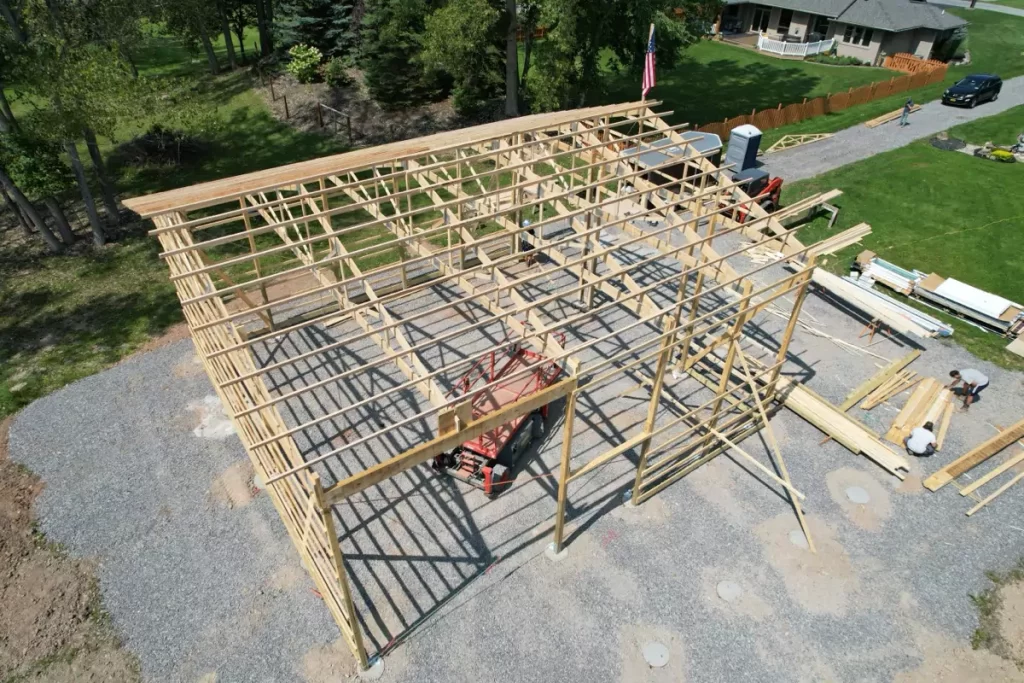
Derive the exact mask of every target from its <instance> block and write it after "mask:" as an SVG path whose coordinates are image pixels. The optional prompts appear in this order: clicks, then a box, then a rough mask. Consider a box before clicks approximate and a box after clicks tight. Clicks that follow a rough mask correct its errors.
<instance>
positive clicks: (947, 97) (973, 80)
mask: <svg viewBox="0 0 1024 683" xmlns="http://www.w3.org/2000/svg"><path fill="white" fill-rule="evenodd" d="M1002 89H1003V79H1001V78H999V76H993V75H992V74H971V75H970V76H968V77H967V78H964V79H963V80H962V81H960V82H959V83H957V84H956V85H954V86H951V87H950V88H948V89H947V90H946V92H944V93H942V103H943V104H956V105H959V106H965V107H974V106H975V105H977V104H978V103H979V102H989V101H994V100H996V99H997V98H998V97H999V91H1000V90H1002Z"/></svg>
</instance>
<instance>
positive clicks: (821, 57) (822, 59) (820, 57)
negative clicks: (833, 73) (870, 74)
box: [807, 54, 867, 66]
mask: <svg viewBox="0 0 1024 683" xmlns="http://www.w3.org/2000/svg"><path fill="white" fill-rule="evenodd" d="M807 61H808V62H817V63H818V64H833V65H836V66H865V65H866V64H867V62H864V61H862V60H860V59H857V58H856V57H839V56H838V55H826V54H817V55H811V56H810V57H808V58H807Z"/></svg>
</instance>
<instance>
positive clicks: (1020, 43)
mask: <svg viewBox="0 0 1024 683" xmlns="http://www.w3.org/2000/svg"><path fill="white" fill-rule="evenodd" d="M1017 1H1019V2H1022V3H1024V0H1017ZM946 11H947V12H951V13H953V14H956V15H957V16H960V17H963V18H964V19H967V20H968V21H970V22H971V24H970V26H969V27H968V33H969V36H968V43H969V45H970V50H971V64H969V65H968V66H961V67H950V69H949V73H948V77H947V78H946V82H945V83H938V84H936V85H930V86H927V87H925V88H920V89H918V90H915V91H912V92H910V93H903V94H900V95H895V96H893V97H887V98H885V99H881V100H875V101H874V102H868V103H867V104H862V105H859V106H856V107H850V108H849V109H845V110H843V111H841V112H839V113H837V114H826V115H825V116H818V117H816V118H813V119H807V120H806V121H801V122H800V123H795V124H793V125H791V126H783V127H782V128H776V129H774V130H770V131H766V132H765V135H764V140H763V142H762V144H763V145H764V146H766V147H767V146H768V145H771V144H772V143H774V142H775V141H776V140H778V139H779V138H781V137H782V136H783V135H790V134H793V135H795V134H799V133H832V132H835V131H837V130H842V129H843V128H849V127H850V126H855V125H857V124H858V123H861V122H863V121H867V120H869V119H873V118H875V117H876V116H881V115H882V114H884V113H886V112H890V111H894V110H896V109H899V108H900V107H901V106H902V105H903V102H904V101H905V100H906V98H907V95H908V94H909V95H910V96H911V97H913V98H914V101H916V102H928V101H930V100H935V99H938V98H939V97H941V96H942V91H943V90H945V89H946V88H947V87H948V86H949V85H950V84H952V83H954V82H956V81H957V80H959V79H960V78H963V77H964V76H966V75H967V74H971V73H978V72H987V73H995V74H998V75H1000V76H1002V77H1003V78H1011V77H1013V76H1020V75H1021V74H1024V17H1015V16H1010V15H1007V14H999V13H998V12H986V11H984V10H974V11H971V10H966V9H957V8H947V9H946Z"/></svg>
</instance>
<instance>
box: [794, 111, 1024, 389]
mask: <svg viewBox="0 0 1024 683" xmlns="http://www.w3.org/2000/svg"><path fill="white" fill-rule="evenodd" d="M1022 117H1024V106H1019V107H1015V108H1013V109H1009V110H1007V111H1005V112H1003V113H1002V114H998V115H995V116H992V117H989V118H987V119H981V120H979V121H975V122H971V123H967V124H964V125H961V126H957V127H956V128H953V129H951V130H950V134H951V135H953V136H955V137H959V138H963V139H966V140H968V141H970V142H974V143H977V144H981V143H984V142H985V141H987V140H992V141H993V142H995V143H996V144H1010V143H1012V142H1013V141H1014V140H1015V139H1016V136H1017V134H1018V133H1019V132H1020V125H1021V120H1022ZM1015 187H1024V164H1002V163H996V162H992V161H987V160H984V159H976V158H974V157H971V156H968V155H966V154H962V153H959V152H944V151H941V150H938V149H935V148H934V147H932V146H931V145H930V144H929V143H928V142H927V141H919V142H915V143H913V144H911V145H908V146H907V147H903V148H900V149H896V150H893V151H890V152H886V153H884V154H879V155H877V156H874V157H871V158H869V159H865V160H863V161H860V162H858V163H855V164H850V165H848V166H844V167H842V168H839V169H836V170H834V171H832V172H830V173H826V174H824V175H822V176H818V177H817V178H813V179H810V180H805V181H801V182H798V183H794V184H793V185H789V186H787V187H786V188H785V191H784V196H783V204H787V203H792V202H793V201H795V200H796V199H799V198H801V197H805V196H807V195H810V194H812V193H814V192H821V191H825V190H828V189H832V188H838V189H840V190H842V191H843V196H841V197H839V198H838V199H837V200H836V201H835V203H836V204H837V205H838V206H840V207H841V208H842V211H841V212H840V214H839V221H838V223H837V228H836V229H839V228H846V227H850V226H852V225H855V224H857V223H860V222H862V221H864V222H867V223H870V224H871V227H872V233H871V235H869V236H868V237H866V238H865V239H864V241H863V243H862V244H860V245H855V246H853V247H850V248H848V249H846V250H844V251H841V252H839V254H838V258H833V259H830V262H829V263H828V264H827V265H826V267H828V268H830V269H832V270H834V271H835V272H844V271H845V270H846V267H847V266H848V264H849V262H850V260H851V259H852V258H853V257H854V256H855V255H856V254H857V253H858V252H859V251H861V250H862V249H870V250H872V251H874V252H875V253H877V254H878V255H879V256H880V257H882V258H884V259H887V260H890V261H892V262H894V263H896V264H897V265H900V266H902V267H904V268H908V269H916V270H921V271H924V272H926V273H927V272H935V273H938V274H940V275H943V276H945V277H954V278H956V279H958V280H961V281H963V282H967V283H969V284H971V285H974V286H975V287H979V288H981V289H984V290H986V291H990V292H992V293H995V294H999V295H1001V296H1004V297H1006V298H1007V299H1011V300H1013V301H1024V262H1022V261H1021V260H1020V259H1019V258H1018V257H1017V255H1018V254H1020V253H1021V251H1022V250H1024V196H1021V194H1020V193H1019V192H1014V191H1012V190H1010V188H1015ZM880 198H884V201H880ZM806 231H807V232H808V233H809V234H807V235H806V237H807V239H808V241H814V240H816V239H821V238H822V237H824V236H826V235H827V234H828V229H827V226H826V225H825V221H824V220H822V219H819V221H817V222H816V223H815V224H814V225H812V226H809V227H808V228H806ZM924 310H926V311H929V312H933V313H934V311H933V310H932V309H927V308H926V309H924ZM938 317H940V318H942V319H943V320H945V321H947V322H950V323H951V324H953V326H954V328H955V332H954V335H953V340H954V341H956V342H957V343H959V344H960V345H961V346H963V347H965V348H967V349H968V350H969V351H970V352H971V353H973V354H975V355H976V356H978V357H979V358H983V359H986V360H989V361H992V362H993V363H996V364H997V365H1000V366H1002V367H1006V368H1011V369H1015V370H1024V359H1022V358H1021V357H1019V356H1016V355H1014V354H1012V353H1009V352H1007V351H1006V350H1005V348H1004V347H1005V346H1006V340H1005V339H1003V338H1002V337H1000V336H998V335H996V334H990V333H986V332H983V331H981V330H979V329H977V328H976V327H974V326H972V325H968V324H966V323H963V322H962V321H960V320H958V319H955V318H952V317H950V316H945V315H941V314H940V315H939V316H938Z"/></svg>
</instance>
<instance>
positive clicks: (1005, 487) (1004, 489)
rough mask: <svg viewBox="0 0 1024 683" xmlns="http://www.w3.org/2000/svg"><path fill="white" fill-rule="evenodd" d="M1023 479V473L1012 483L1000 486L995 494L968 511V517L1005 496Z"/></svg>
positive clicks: (1011, 481) (1012, 480)
mask: <svg viewBox="0 0 1024 683" xmlns="http://www.w3.org/2000/svg"><path fill="white" fill-rule="evenodd" d="M1021 479H1024V472H1021V473H1020V474H1018V475H1017V476H1016V477H1014V478H1013V479H1011V480H1010V481H1008V482H1006V483H1005V484H1003V485H1002V486H1000V487H999V488H998V489H996V490H995V491H993V492H992V493H991V494H989V496H988V497H987V498H985V499H984V500H982V501H981V502H980V503H978V504H977V505H975V506H974V507H972V508H971V509H970V510H968V511H967V516H968V517H970V516H971V515H973V514H974V513H975V512H977V511H978V510H980V509H981V508H983V507H985V506H986V505H988V504H989V503H991V502H992V501H993V500H995V499H996V498H998V497H999V496H1001V495H1003V494H1004V493H1006V492H1007V491H1008V490H1009V489H1010V487H1012V486H1013V485H1014V484H1016V483H1017V482H1019V481H1020V480H1021Z"/></svg>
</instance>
